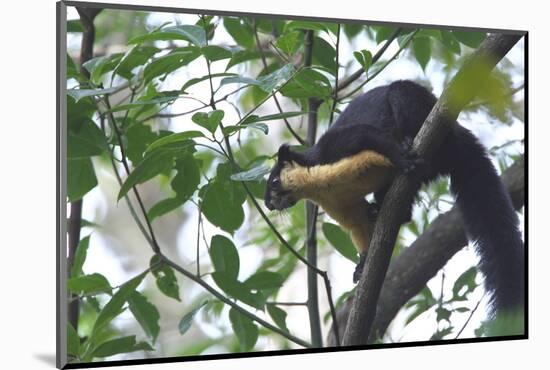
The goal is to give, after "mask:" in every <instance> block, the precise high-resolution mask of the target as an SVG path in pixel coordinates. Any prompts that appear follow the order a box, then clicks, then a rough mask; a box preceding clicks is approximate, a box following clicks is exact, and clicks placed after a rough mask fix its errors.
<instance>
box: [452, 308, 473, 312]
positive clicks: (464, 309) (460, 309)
mask: <svg viewBox="0 0 550 370" xmlns="http://www.w3.org/2000/svg"><path fill="white" fill-rule="evenodd" d="M453 311H455V312H459V313H464V312H469V311H470V309H469V308H468V307H457V308H453Z"/></svg>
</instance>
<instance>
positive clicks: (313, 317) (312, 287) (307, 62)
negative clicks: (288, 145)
mask: <svg viewBox="0 0 550 370" xmlns="http://www.w3.org/2000/svg"><path fill="white" fill-rule="evenodd" d="M304 49H305V50H304V67H305V68H308V67H310V66H311V60H312V57H313V31H312V30H308V31H306V35H305V45H304ZM318 107H319V103H318V102H317V100H316V99H313V98H309V99H308V114H307V138H306V142H307V145H308V146H312V145H314V144H315V138H316V136H317V109H318ZM316 222H317V206H315V204H313V203H312V202H310V201H306V258H307V261H308V262H309V263H310V264H311V265H313V266H317V233H316ZM307 293H308V297H307V310H308V313H309V325H310V330H311V343H312V344H313V346H315V347H322V346H323V334H322V333H321V317H320V315H319V292H318V286H317V273H316V272H315V271H314V270H313V269H308V270H307Z"/></svg>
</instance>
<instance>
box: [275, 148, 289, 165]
mask: <svg viewBox="0 0 550 370" xmlns="http://www.w3.org/2000/svg"><path fill="white" fill-rule="evenodd" d="M277 156H278V160H279V162H288V161H290V146H289V145H288V144H283V145H281V147H280V148H279V153H278V154H277Z"/></svg>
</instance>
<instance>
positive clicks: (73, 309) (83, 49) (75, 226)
mask: <svg viewBox="0 0 550 370" xmlns="http://www.w3.org/2000/svg"><path fill="white" fill-rule="evenodd" d="M76 10H77V11H78V14H79V15H80V21H81V22H82V26H83V27H84V32H83V33H82V42H81V45H80V73H81V74H82V75H83V76H85V77H86V78H90V74H89V73H88V71H87V70H86V68H84V63H86V62H87V61H88V60H90V59H92V57H93V56H94V39H95V28H94V18H95V17H96V15H97V14H99V12H100V11H101V9H88V8H76ZM81 227H82V199H79V200H77V201H75V202H71V214H70V216H69V225H68V230H67V231H68V244H69V247H68V249H69V251H68V256H67V268H68V270H69V271H71V267H72V266H73V263H74V258H75V254H76V249H77V247H78V243H79V242H80V229H81ZM79 313H80V302H79V301H78V300H77V299H76V300H72V301H70V303H69V312H68V316H69V323H70V324H71V325H72V326H73V328H75V329H76V330H78V317H79Z"/></svg>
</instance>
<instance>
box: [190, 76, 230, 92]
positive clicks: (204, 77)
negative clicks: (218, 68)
mask: <svg viewBox="0 0 550 370" xmlns="http://www.w3.org/2000/svg"><path fill="white" fill-rule="evenodd" d="M229 76H237V74H235V73H212V74H211V75H205V76H202V77H197V78H192V79H190V80H189V81H187V82H186V83H184V84H183V86H182V87H181V89H180V90H181V91H182V92H184V91H187V89H188V88H190V87H191V86H193V85H196V84H198V83H199V82H202V81H206V80H209V79H210V78H211V77H212V78H216V77H229Z"/></svg>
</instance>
